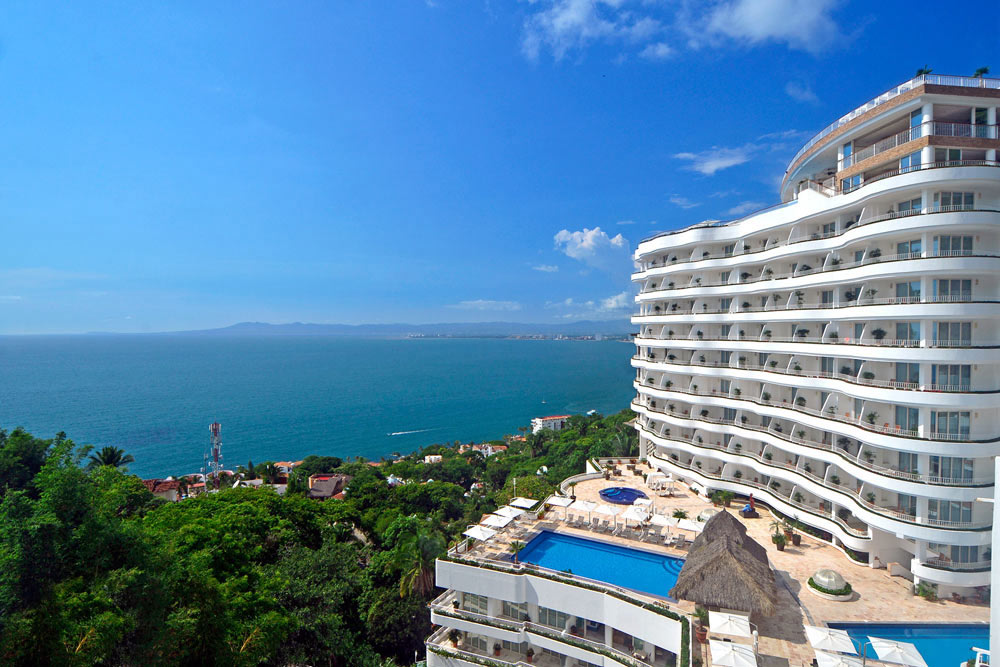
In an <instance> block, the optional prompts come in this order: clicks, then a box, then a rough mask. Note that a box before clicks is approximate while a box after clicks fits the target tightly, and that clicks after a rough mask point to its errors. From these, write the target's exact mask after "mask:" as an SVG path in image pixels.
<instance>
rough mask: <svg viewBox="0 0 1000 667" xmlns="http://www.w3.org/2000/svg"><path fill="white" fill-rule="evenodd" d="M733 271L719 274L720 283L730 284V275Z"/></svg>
mask: <svg viewBox="0 0 1000 667" xmlns="http://www.w3.org/2000/svg"><path fill="white" fill-rule="evenodd" d="M730 273H731V271H723V272H722V273H720V274H719V282H721V283H723V284H725V283H728V282H729V275H730Z"/></svg>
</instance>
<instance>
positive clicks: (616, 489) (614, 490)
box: [598, 486, 649, 505]
mask: <svg viewBox="0 0 1000 667" xmlns="http://www.w3.org/2000/svg"><path fill="white" fill-rule="evenodd" d="M598 493H599V494H600V496H601V498H603V499H604V500H607V501H608V502H609V503H614V504H616V505H631V504H632V503H634V502H635V501H636V500H638V499H639V498H648V497H649V496H647V495H646V494H645V493H643V492H642V491H640V490H639V489H630V488H629V487H627V486H612V487H611V488H610V489H601V490H600V491H599V492H598Z"/></svg>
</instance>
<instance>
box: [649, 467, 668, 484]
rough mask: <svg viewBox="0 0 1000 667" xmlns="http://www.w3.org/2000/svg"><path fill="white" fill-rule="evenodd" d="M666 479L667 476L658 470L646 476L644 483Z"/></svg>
mask: <svg viewBox="0 0 1000 667" xmlns="http://www.w3.org/2000/svg"><path fill="white" fill-rule="evenodd" d="M666 478H667V476H666V475H664V474H663V473H662V472H660V471H659V470H656V471H654V472H651V473H649V474H648V475H646V481H647V482H652V481H653V480H654V479H666Z"/></svg>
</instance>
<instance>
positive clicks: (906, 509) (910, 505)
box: [897, 493, 917, 516]
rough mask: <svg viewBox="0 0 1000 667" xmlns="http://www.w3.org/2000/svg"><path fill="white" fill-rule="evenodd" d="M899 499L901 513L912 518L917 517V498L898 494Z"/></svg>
mask: <svg viewBox="0 0 1000 667" xmlns="http://www.w3.org/2000/svg"><path fill="white" fill-rule="evenodd" d="M897 497H898V498H899V511H900V512H902V513H903V514H909V515H910V516H916V515H917V497H916V496H910V495H907V494H905V493H899V494H897Z"/></svg>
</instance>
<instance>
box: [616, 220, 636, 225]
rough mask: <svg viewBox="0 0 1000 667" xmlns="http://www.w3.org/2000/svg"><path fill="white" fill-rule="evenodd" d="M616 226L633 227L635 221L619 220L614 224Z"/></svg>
mask: <svg viewBox="0 0 1000 667" xmlns="http://www.w3.org/2000/svg"><path fill="white" fill-rule="evenodd" d="M615 224H616V225H634V224H635V220H619V221H618V222H616V223H615Z"/></svg>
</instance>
